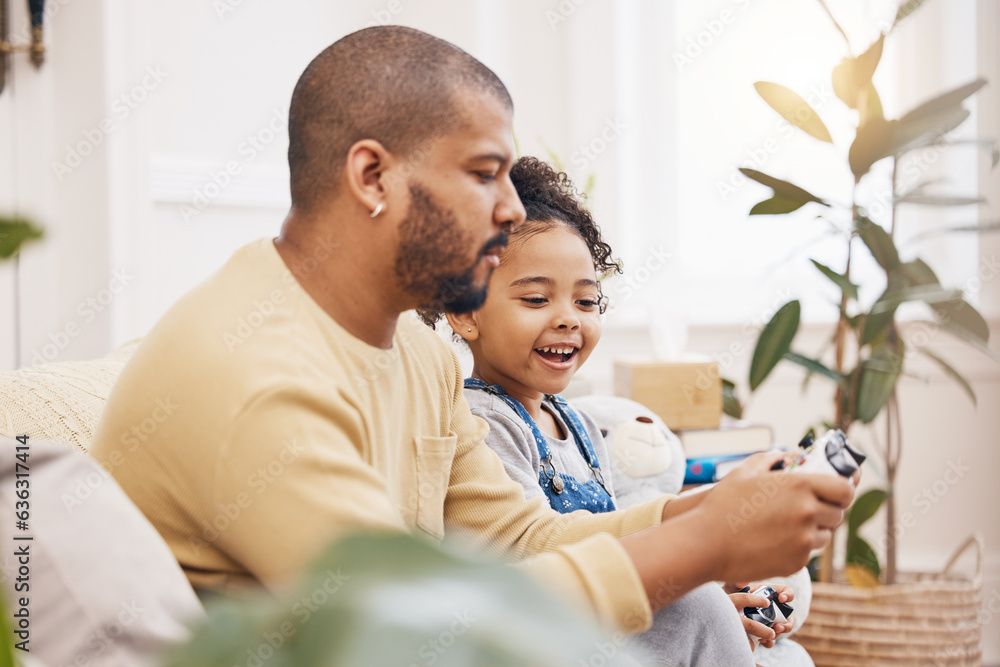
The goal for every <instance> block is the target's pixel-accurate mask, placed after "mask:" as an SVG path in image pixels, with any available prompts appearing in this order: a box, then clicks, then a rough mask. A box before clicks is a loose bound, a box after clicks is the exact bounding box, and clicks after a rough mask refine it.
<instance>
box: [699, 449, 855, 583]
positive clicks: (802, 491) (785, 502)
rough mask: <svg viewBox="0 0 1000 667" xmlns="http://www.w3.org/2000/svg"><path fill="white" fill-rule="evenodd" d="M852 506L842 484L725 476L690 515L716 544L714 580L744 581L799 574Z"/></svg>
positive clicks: (785, 476)
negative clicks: (718, 557)
mask: <svg viewBox="0 0 1000 667" xmlns="http://www.w3.org/2000/svg"><path fill="white" fill-rule="evenodd" d="M751 458H755V459H756V460H755V461H754V462H753V463H752V464H751V463H750V462H749V461H748V464H750V465H755V466H758V467H762V466H766V467H768V468H769V465H768V463H772V464H773V462H774V461H775V460H777V459H775V458H774V457H773V455H769V456H763V455H762V456H760V457H759V458H758V457H751ZM779 458H780V455H779ZM744 465H747V464H744ZM853 500H854V487H853V485H852V484H851V483H850V482H849V481H848V480H846V479H843V478H839V477H833V476H827V475H810V474H802V473H794V474H793V473H786V472H766V473H763V474H759V475H756V476H754V475H746V476H737V477H732V476H731V475H727V476H726V477H725V478H724V479H723V480H722V481H721V482H720V483H719V484H718V485H717V486H716V487H715V488H714V489H712V491H711V493H709V494H708V495H707V497H706V498H705V499H704V500H703V501H702V502H701V504H700V505H699V506H698V507H697V508H695V509H694V510H692V512H694V513H697V514H698V515H700V516H701V517H703V518H702V521H703V522H705V524H706V539H709V538H708V536H707V534H708V533H712V534H714V539H715V540H717V541H718V549H719V551H720V555H721V556H722V558H723V562H722V563H721V567H722V568H723V573H722V574H721V576H718V577H717V578H718V579H722V580H724V581H745V580H756V579H765V578H767V577H769V576H775V575H789V574H792V573H793V572H796V571H797V570H799V569H801V568H802V567H803V566H804V565H805V564H806V563H807V562H808V559H809V552H810V551H812V550H813V549H817V548H819V547H822V546H825V545H826V543H827V542H829V541H830V537H831V535H832V534H833V529H834V528H836V527H837V526H838V525H839V524H840V523H841V521H843V519H844V509H846V508H847V507H849V506H850V504H851V502H852V501H853Z"/></svg>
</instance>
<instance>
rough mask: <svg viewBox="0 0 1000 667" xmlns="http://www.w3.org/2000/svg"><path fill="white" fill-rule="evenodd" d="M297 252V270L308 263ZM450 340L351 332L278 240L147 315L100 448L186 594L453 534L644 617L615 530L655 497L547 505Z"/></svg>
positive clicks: (242, 255)
mask: <svg viewBox="0 0 1000 667" xmlns="http://www.w3.org/2000/svg"><path fill="white" fill-rule="evenodd" d="M309 269H310V267H309V265H308V263H306V264H305V265H304V266H302V267H298V268H297V269H296V271H299V270H302V271H308V270H309ZM486 429H487V426H486V424H485V422H483V421H482V420H480V419H478V418H476V417H473V416H472V414H471V413H470V412H469V408H468V405H467V404H466V401H465V398H464V396H463V392H462V378H461V371H460V368H459V366H458V363H457V360H456V358H455V355H454V353H453V351H452V350H451V349H449V347H448V346H447V345H446V344H445V343H444V342H443V341H442V340H441V339H440V338H439V337H438V336H437V334H435V333H434V332H432V331H431V330H430V329H428V328H427V327H425V326H424V325H423V324H421V323H420V322H419V321H418V320H417V319H416V318H415V317H414V316H412V314H409V313H407V314H405V315H404V316H403V317H401V318H400V321H399V326H398V328H397V331H396V335H395V338H394V340H393V346H392V348H391V349H389V350H382V349H378V348H375V347H371V346H369V345H367V344H366V343H364V342H362V341H360V340H358V339H356V338H354V337H353V336H351V335H350V334H348V333H346V332H345V331H344V330H343V329H342V328H341V327H340V326H339V325H338V324H337V323H336V322H335V321H334V320H333V319H332V318H330V317H329V316H328V315H327V314H326V313H325V312H324V311H323V310H322V309H320V307H319V306H318V305H317V304H316V303H315V302H314V301H313V300H312V299H311V298H310V297H309V295H308V294H306V293H305V291H303V290H302V289H301V287H300V286H299V284H298V283H297V282H296V280H295V278H294V277H293V275H292V272H291V271H289V269H288V268H287V267H286V266H285V264H284V262H283V261H282V259H281V257H280V256H279V255H278V253H277V250H276V249H275V247H274V244H273V242H272V241H271V240H270V239H261V240H258V241H255V242H253V243H251V244H249V245H247V246H244V247H243V248H241V249H240V250H238V251H237V252H236V254H235V255H234V256H233V257H232V258H231V259H230V260H229V262H228V263H227V264H226V265H225V266H224V267H223V268H222V269H220V270H219V271H218V272H216V273H215V274H214V275H213V276H211V277H210V278H209V279H208V280H207V281H205V282H204V283H202V284H201V285H200V286H199V287H197V288H195V289H194V290H193V291H191V292H189V293H188V294H187V295H185V296H184V297H183V298H182V299H180V301H178V302H177V303H176V304H175V305H174V306H173V307H172V308H171V309H170V310H169V311H168V312H167V313H166V314H165V315H164V317H163V318H162V319H161V320H160V321H159V322H158V323H157V324H156V326H155V327H154V328H153V330H152V331H151V332H150V333H149V335H148V336H147V337H146V338H145V340H144V341H143V342H142V344H141V345H140V346H139V348H138V349H137V351H136V353H135V355H134V357H133V358H132V359H131V360H130V362H129V363H128V365H127V366H126V368H125V369H124V371H123V372H122V375H121V377H120V378H119V380H118V381H117V383H116V384H115V386H114V388H113V390H112V392H111V395H110V397H109V398H108V403H107V407H106V409H105V411H104V414H103V416H102V419H101V422H100V424H99V426H98V432H97V434H96V436H95V439H94V444H93V446H92V454H93V455H94V457H95V458H96V459H97V460H98V461H100V462H101V463H102V464H103V465H104V466H105V467H106V468H108V469H109V470H110V471H111V473H112V474H113V475H114V477H115V479H116V480H117V481H118V482H119V483H120V484H121V486H122V488H124V490H125V491H126V493H127V494H128V495H129V496H130V497H131V498H132V500H134V501H135V503H136V504H137V505H138V506H139V508H140V509H141V510H142V511H143V513H145V515H146V516H147V517H148V518H149V519H150V521H152V523H153V525H155V526H156V528H157V530H159V532H160V534H161V535H162V536H163V537H164V539H165V540H166V541H167V543H168V544H169V545H170V547H171V549H172V550H173V553H174V555H175V556H176V557H177V560H178V561H179V562H180V564H181V565H182V567H183V568H184V571H185V572H186V573H187V576H188V578H189V580H190V581H191V583H192V585H194V586H195V587H199V588H212V589H227V588H237V587H242V586H246V585H248V584H251V583H255V582H260V583H263V584H264V585H265V586H268V587H270V588H272V589H279V588H283V587H284V586H286V585H287V584H288V583H289V582H290V581H291V580H292V579H293V577H294V576H295V575H296V573H298V572H300V571H301V570H302V569H303V568H304V567H305V566H306V565H308V562H309V561H310V560H311V559H312V558H313V557H315V556H316V555H317V554H318V552H319V551H320V550H321V549H322V548H323V547H324V546H325V545H326V544H328V543H329V542H330V541H331V540H333V539H335V538H336V537H338V536H339V535H342V534H344V533H346V532H349V531H354V530H362V529H368V530H389V531H397V530H406V531H410V532H414V533H418V534H419V533H423V534H425V535H428V536H430V537H431V538H434V539H441V538H442V537H443V536H444V535H445V534H446V532H449V531H450V532H454V533H457V534H461V535H462V536H463V538H464V539H468V540H472V541H473V542H474V543H476V544H477V545H479V546H480V547H482V548H483V549H485V550H487V551H489V552H492V553H495V554H502V555H504V556H505V557H509V558H513V559H518V560H520V559H524V558H527V557H531V556H535V555H537V554H543V552H548V553H544V555H541V556H538V557H537V558H531V559H530V560H528V561H526V562H525V563H523V565H522V566H523V567H524V568H525V569H527V570H528V571H529V572H531V573H532V574H533V575H536V576H539V577H540V578H541V579H542V580H544V581H546V582H547V583H549V584H550V585H552V586H554V587H556V588H557V589H560V590H561V591H562V592H563V593H565V594H569V595H570V596H575V597H576V598H577V599H579V600H586V601H587V602H588V603H589V604H590V605H591V606H592V607H593V608H594V610H595V611H596V612H597V613H598V615H599V616H600V617H601V618H602V619H603V620H604V621H605V622H608V623H610V624H613V625H614V626H616V627H619V628H621V629H624V630H628V631H631V632H635V631H638V630H642V629H645V627H647V626H648V624H649V622H650V609H649V603H648V601H647V599H646V596H645V593H644V592H643V588H642V585H641V583H640V581H639V578H638V575H637V573H636V572H635V569H634V568H633V566H632V564H631V562H630V560H629V559H628V557H627V556H626V554H625V552H624V550H623V549H622V547H621V546H620V544H619V543H618V541H617V540H615V539H613V538H612V537H610V536H609V535H606V534H603V535H596V534H597V533H599V532H606V533H611V534H612V535H623V534H628V533H631V532H635V531H637V530H641V529H643V528H647V527H649V526H653V525H655V524H657V523H658V522H659V520H660V515H661V512H662V509H663V504H664V502H665V500H664V499H661V500H658V501H655V502H652V503H647V504H645V505H640V506H636V507H633V508H630V509H629V510H626V511H621V512H613V513H606V514H590V513H589V512H583V511H581V512H575V513H573V514H558V513H556V512H554V511H553V510H551V509H550V508H549V507H548V506H547V505H546V503H545V501H544V500H543V499H541V498H536V499H534V500H533V501H526V500H525V499H524V492H523V491H522V489H521V487H520V486H519V485H518V484H517V483H516V482H513V481H512V480H511V479H510V478H509V477H508V476H507V474H506V473H505V472H504V469H503V465H502V464H501V462H500V460H499V458H497V456H496V454H494V453H493V451H492V450H490V449H489V448H488V447H486V446H485V445H484V443H483V436H484V434H485V432H486Z"/></svg>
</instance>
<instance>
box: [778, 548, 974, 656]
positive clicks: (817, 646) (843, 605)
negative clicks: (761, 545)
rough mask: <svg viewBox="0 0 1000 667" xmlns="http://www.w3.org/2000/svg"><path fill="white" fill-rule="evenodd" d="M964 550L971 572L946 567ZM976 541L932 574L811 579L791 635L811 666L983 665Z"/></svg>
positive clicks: (961, 552) (953, 563)
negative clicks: (871, 583) (867, 582)
mask: <svg viewBox="0 0 1000 667" xmlns="http://www.w3.org/2000/svg"><path fill="white" fill-rule="evenodd" d="M970 548H972V549H975V551H976V555H977V558H978V560H977V562H976V570H975V573H974V574H973V576H972V577H971V578H969V577H963V576H960V575H958V574H955V573H954V572H953V571H952V567H953V566H954V565H955V562H956V561H957V560H958V558H959V557H960V556H961V555H962V554H964V553H965V552H966V551H968V550H969V549H970ZM982 572H983V543H982V540H981V539H980V538H979V537H978V536H973V537H970V538H969V539H968V540H966V542H965V543H964V544H963V545H962V546H961V547H959V548H958V550H957V551H956V552H955V554H954V555H953V556H952V557H951V559H950V560H949V561H948V564H947V565H946V566H945V568H944V570H942V571H941V572H938V573H899V575H898V577H897V582H898V583H896V584H893V585H891V586H879V587H878V588H874V589H864V588H854V587H852V586H850V585H848V584H847V583H841V582H843V581H844V580H843V578H842V576H841V577H838V581H837V582H835V583H818V582H814V583H813V598H812V605H811V607H810V611H809V618H808V619H807V620H806V622H805V624H804V625H803V626H802V628H800V629H799V631H798V632H797V633H796V634H795V640H796V641H797V642H799V643H800V644H802V646H804V647H805V648H806V650H807V651H808V652H809V655H810V656H812V659H813V661H814V662H815V663H816V667H879V666H882V665H885V666H892V667H903V666H913V667H925V666H931V665H933V666H934V667H938V666H947V667H960V666H961V667H966V666H972V665H975V666H976V667H978V666H979V665H981V664H982V644H981V639H982V617H981V613H980V612H981V607H982V588H983V582H982Z"/></svg>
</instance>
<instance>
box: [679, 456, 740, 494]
mask: <svg viewBox="0 0 1000 667" xmlns="http://www.w3.org/2000/svg"><path fill="white" fill-rule="evenodd" d="M753 453H756V452H750V453H746V454H722V455H719V456H700V457H698V458H694V459H688V460H687V468H686V469H685V471H684V486H688V485H691V484H712V483H713V482H718V481H719V480H720V479H722V478H723V477H725V476H726V474H727V473H728V472H729V471H730V470H732V469H733V468H735V467H737V466H738V465H740V464H741V463H743V460H744V459H745V458H746V457H748V456H750V454H753Z"/></svg>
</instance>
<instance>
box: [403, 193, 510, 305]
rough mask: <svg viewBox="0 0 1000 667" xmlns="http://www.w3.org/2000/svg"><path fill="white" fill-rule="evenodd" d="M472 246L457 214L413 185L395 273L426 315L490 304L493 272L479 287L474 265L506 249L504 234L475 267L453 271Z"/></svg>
mask: <svg viewBox="0 0 1000 667" xmlns="http://www.w3.org/2000/svg"><path fill="white" fill-rule="evenodd" d="M470 245H471V241H470V239H469V236H468V235H467V234H465V233H464V232H463V231H462V230H461V229H460V228H459V226H458V224H457V223H456V221H455V216H454V215H453V214H452V213H451V211H448V210H446V209H444V208H442V207H441V206H439V205H437V203H436V202H434V201H433V200H432V199H431V196H430V194H428V193H427V191H426V190H424V189H423V188H422V187H421V186H420V185H416V184H411V185H410V210H409V212H408V213H407V216H406V220H404V221H403V223H402V224H401V225H400V242H399V254H398V255H397V256H396V275H397V276H398V277H399V279H400V283H401V284H402V286H403V288H404V289H405V290H406V291H407V292H409V293H410V294H413V295H415V296H416V297H417V298H418V300H419V303H420V306H419V307H418V310H420V311H422V312H428V313H437V314H440V313H468V312H471V311H473V310H478V309H479V308H480V307H481V306H482V305H483V303H485V301H486V290H487V284H488V283H489V277H490V273H492V269H490V271H489V272H488V273H487V274H486V277H485V278H484V279H483V282H482V284H481V285H477V284H476V275H475V274H476V267H477V266H478V265H479V262H480V260H481V259H482V258H483V256H484V255H486V254H487V253H488V252H489V251H490V250H492V249H493V248H496V247H501V248H502V247H505V246H506V245H507V234H505V233H504V232H500V233H499V234H497V235H496V236H494V237H493V238H492V239H490V240H489V241H488V242H487V243H486V244H485V245H484V246H483V247H482V249H480V251H479V253H478V255H477V256H476V259H475V261H474V262H473V263H472V266H470V267H468V268H467V269H465V270H464V271H460V272H458V273H456V272H455V266H454V265H455V264H456V263H457V262H458V261H460V260H461V258H463V257H465V256H466V253H467V252H468V248H469V246H470Z"/></svg>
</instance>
